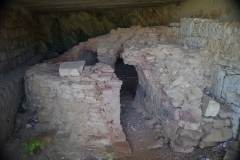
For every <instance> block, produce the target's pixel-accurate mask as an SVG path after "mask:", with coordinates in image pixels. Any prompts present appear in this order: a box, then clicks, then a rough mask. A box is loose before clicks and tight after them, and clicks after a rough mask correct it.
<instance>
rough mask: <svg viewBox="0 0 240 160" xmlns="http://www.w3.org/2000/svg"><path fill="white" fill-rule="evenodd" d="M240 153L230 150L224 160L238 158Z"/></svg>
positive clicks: (236, 159)
mask: <svg viewBox="0 0 240 160" xmlns="http://www.w3.org/2000/svg"><path fill="white" fill-rule="evenodd" d="M239 157H240V154H239V153H238V152H236V151H232V150H228V151H227V152H226V154H225V156H224V158H223V160H238V159H239Z"/></svg>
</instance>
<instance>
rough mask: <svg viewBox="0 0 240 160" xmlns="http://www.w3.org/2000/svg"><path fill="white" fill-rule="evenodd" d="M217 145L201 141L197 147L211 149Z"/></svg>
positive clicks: (216, 143)
mask: <svg viewBox="0 0 240 160" xmlns="http://www.w3.org/2000/svg"><path fill="white" fill-rule="evenodd" d="M218 144H219V143H218V142H203V141H201V142H200V143H199V147H200V148H205V147H213V146H217V145H218Z"/></svg>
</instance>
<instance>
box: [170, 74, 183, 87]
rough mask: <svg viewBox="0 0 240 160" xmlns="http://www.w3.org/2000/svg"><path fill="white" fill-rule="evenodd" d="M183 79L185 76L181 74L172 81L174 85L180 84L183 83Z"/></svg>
mask: <svg viewBox="0 0 240 160" xmlns="http://www.w3.org/2000/svg"><path fill="white" fill-rule="evenodd" d="M183 81H184V78H183V77H182V76H179V77H177V78H176V79H175V80H174V81H173V82H172V86H178V85H180V84H182V82H183Z"/></svg>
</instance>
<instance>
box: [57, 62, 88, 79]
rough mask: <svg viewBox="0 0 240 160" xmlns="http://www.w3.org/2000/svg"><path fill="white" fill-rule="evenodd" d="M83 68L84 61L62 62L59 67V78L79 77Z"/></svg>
mask: <svg viewBox="0 0 240 160" xmlns="http://www.w3.org/2000/svg"><path fill="white" fill-rule="evenodd" d="M84 66H85V61H74V62H63V63H61V64H60V66H59V74H60V76H61V77H64V76H80V74H81V73H82V70H83V67H84Z"/></svg>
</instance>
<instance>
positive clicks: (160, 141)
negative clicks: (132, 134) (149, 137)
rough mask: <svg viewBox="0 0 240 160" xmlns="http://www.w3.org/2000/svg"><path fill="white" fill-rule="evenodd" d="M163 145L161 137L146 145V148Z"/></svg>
mask: <svg viewBox="0 0 240 160" xmlns="http://www.w3.org/2000/svg"><path fill="white" fill-rule="evenodd" d="M162 146H163V138H160V139H159V140H157V141H155V142H153V143H152V144H150V145H148V149H154V148H159V147H162Z"/></svg>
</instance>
